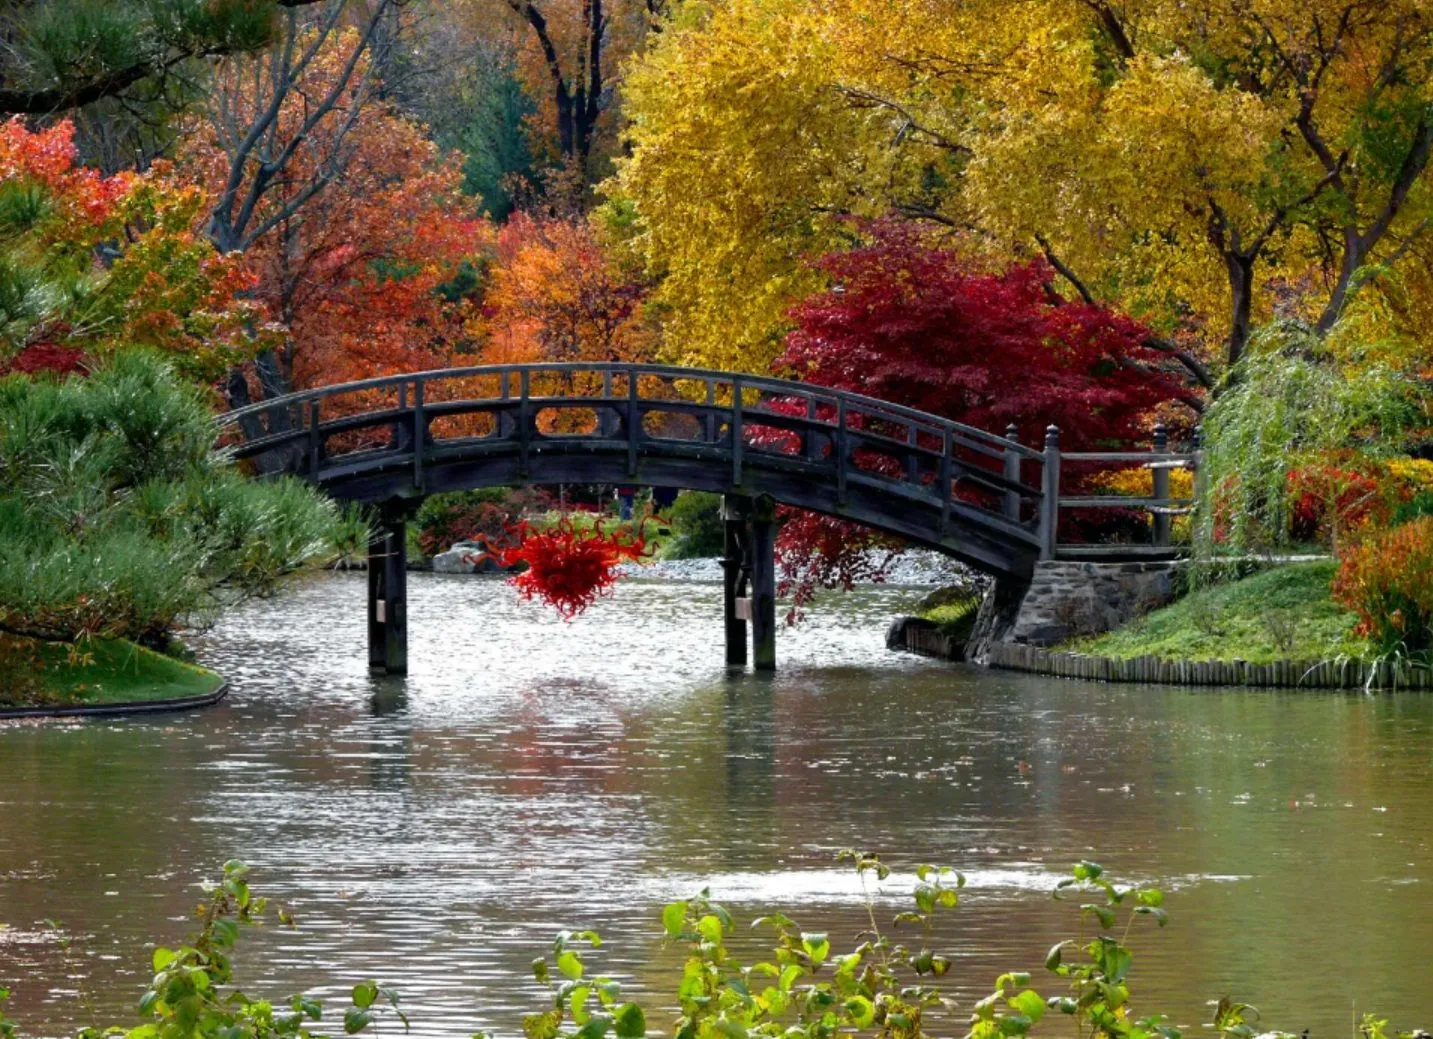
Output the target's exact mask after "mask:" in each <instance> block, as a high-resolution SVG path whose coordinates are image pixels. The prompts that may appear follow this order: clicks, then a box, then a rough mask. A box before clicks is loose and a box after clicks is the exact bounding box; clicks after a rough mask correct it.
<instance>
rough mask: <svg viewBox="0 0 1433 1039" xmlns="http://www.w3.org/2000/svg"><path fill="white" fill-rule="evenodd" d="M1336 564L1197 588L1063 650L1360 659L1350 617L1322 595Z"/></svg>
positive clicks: (1260, 659)
mask: <svg viewBox="0 0 1433 1039" xmlns="http://www.w3.org/2000/svg"><path fill="white" fill-rule="evenodd" d="M1334 568H1335V565H1334V564H1333V563H1330V562H1318V563H1297V564H1291V565H1288V566H1280V567H1275V568H1274V569H1271V570H1264V571H1261V572H1259V573H1256V574H1253V575H1251V576H1249V577H1246V578H1244V579H1243V580H1240V581H1231V582H1229V583H1227V584H1220V585H1215V586H1213V587H1209V588H1201V589H1199V590H1198V591H1195V592H1192V593H1190V594H1189V595H1187V596H1185V597H1184V598H1182V599H1180V600H1179V601H1177V602H1175V603H1173V604H1171V605H1169V606H1166V607H1164V608H1163V609H1159V610H1155V611H1153V612H1151V613H1149V614H1147V615H1145V616H1144V617H1142V618H1140V619H1139V620H1137V621H1135V622H1133V623H1131V624H1128V625H1126V626H1125V627H1124V628H1121V629H1120V630H1119V631H1113V632H1110V633H1109V634H1107V635H1100V636H1097V637H1095V638H1089V639H1081V640H1079V641H1078V642H1076V643H1073V644H1071V645H1070V646H1068V647H1065V648H1068V649H1075V650H1078V651H1079V652H1082V653H1093V654H1097V655H1099V656H1106V657H1115V658H1119V659H1127V658H1130V657H1138V656H1145V655H1149V656H1155V657H1162V658H1166V659H1170V660H1247V661H1249V662H1250V663H1255V664H1267V663H1271V662H1273V661H1275V660H1326V659H1331V658H1334V657H1338V656H1350V657H1361V656H1364V655H1366V653H1367V649H1368V647H1367V644H1366V643H1365V642H1364V641H1363V640H1362V639H1360V638H1358V637H1357V636H1355V635H1354V634H1353V626H1354V622H1355V619H1354V616H1353V614H1351V613H1349V612H1348V611H1346V610H1344V609H1343V607H1341V606H1339V605H1338V604H1337V603H1335V602H1334V601H1333V600H1332V599H1331V598H1330V597H1329V581H1330V580H1332V578H1333V574H1334Z"/></svg>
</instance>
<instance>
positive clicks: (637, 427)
mask: <svg viewBox="0 0 1433 1039" xmlns="http://www.w3.org/2000/svg"><path fill="white" fill-rule="evenodd" d="M641 418H642V416H641V415H640V414H639V412H638V409H637V373H636V372H628V373H627V475H628V476H636V475H637V438H638V437H639V436H640V435H641V432H642V421H641Z"/></svg>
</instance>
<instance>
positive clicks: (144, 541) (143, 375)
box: [0, 353, 364, 645]
mask: <svg viewBox="0 0 1433 1039" xmlns="http://www.w3.org/2000/svg"><path fill="white" fill-rule="evenodd" d="M212 439H213V427H212V425H211V416H210V413H209V409H208V407H207V405H206V404H205V403H204V400H203V398H202V397H201V396H200V393H199V391H198V390H197V389H195V388H193V387H191V386H189V385H188V384H186V383H185V382H183V381H182V380H180V379H179V378H178V377H177V376H176V375H175V374H174V372H173V371H172V370H171V368H170V366H169V365H168V364H167V363H165V362H163V361H161V360H159V359H157V358H156V357H153V356H149V355H143V354H134V353H130V354H121V355H118V356H116V357H115V358H114V359H113V360H112V361H111V362H109V363H108V364H106V365H104V366H103V367H101V368H99V369H97V370H96V371H95V372H94V374H93V375H92V376H91V377H90V378H87V379H82V378H71V379H69V380H67V381H65V382H62V383H61V382H54V381H49V380H40V381H37V380H33V379H30V378H28V377H25V376H19V375H12V376H10V377H8V378H5V379H0V629H3V630H6V631H9V632H10V633H12V634H16V635H21V636H25V637H31V638H38V639H44V640H52V641H73V640H75V639H77V638H79V637H82V636H96V637H103V638H128V639H134V640H137V641H141V642H145V643H147V644H151V645H159V644H162V643H163V642H165V641H167V639H166V635H167V633H168V632H169V631H170V630H171V629H173V628H175V627H180V626H184V625H188V624H193V623H202V621H203V620H204V619H205V617H206V615H207V614H208V613H209V612H210V611H212V610H213V609H215V608H216V607H218V606H220V605H222V604H224V603H225V602H230V601H233V600H234V599H236V598H242V597H244V596H247V595H262V594H265V593H267V592H269V591H270V590H271V589H272V588H273V587H274V585H275V583H276V582H277V581H278V579H279V578H280V577H282V576H283V575H284V574H286V573H288V572H290V571H292V570H294V569H297V568H298V567H300V566H302V565H303V564H304V563H306V562H308V561H310V560H313V559H315V558H317V557H321V556H324V555H325V554H328V553H332V552H335V551H337V550H338V549H339V548H340V547H342V546H345V545H352V544H356V543H359V542H361V540H362V536H363V533H364V531H363V525H362V523H360V522H359V521H358V520H357V518H356V517H354V516H352V515H347V516H346V515H344V514H341V513H340V512H339V511H338V510H337V509H336V508H335V507H334V506H333V505H332V503H330V502H328V501H327V500H326V499H323V498H321V497H320V496H319V495H317V494H316V493H315V492H314V491H313V490H312V489H310V488H309V487H307V486H306V485H304V484H301V483H298V482H297V481H293V480H276V481H272V482H266V483H258V482H251V481H248V480H246V479H245V478H244V477H243V476H241V475H240V474H239V473H238V471H237V470H236V469H235V468H234V467H233V466H231V465H229V464H228V463H227V462H226V460H225V459H224V458H222V457H221V456H219V455H217V454H215V453H214V452H213V451H212V450H211V446H210V445H211V443H212Z"/></svg>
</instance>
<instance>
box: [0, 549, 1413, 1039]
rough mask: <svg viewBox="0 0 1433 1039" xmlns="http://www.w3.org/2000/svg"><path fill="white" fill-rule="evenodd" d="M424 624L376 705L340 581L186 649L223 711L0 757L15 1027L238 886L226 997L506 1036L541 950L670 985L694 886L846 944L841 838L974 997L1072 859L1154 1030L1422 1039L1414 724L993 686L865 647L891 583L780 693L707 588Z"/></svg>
mask: <svg viewBox="0 0 1433 1039" xmlns="http://www.w3.org/2000/svg"><path fill="white" fill-rule="evenodd" d="M410 594H411V596H412V601H411V604H410V615H411V618H410V627H411V629H412V639H413V643H412V674H411V675H409V676H408V677H407V678H406V679H393V678H381V677H379V678H376V677H373V676H370V675H369V673H368V671H367V667H366V657H365V652H364V646H363V635H364V632H363V623H362V622H363V595H364V588H363V580H362V576H361V575H358V576H351V575H348V576H346V575H331V576H325V577H323V578H319V579H314V580H312V581H311V582H309V583H307V584H305V585H302V586H300V587H298V588H297V589H295V590H293V591H291V592H290V593H288V594H286V595H285V596H283V597H282V598H280V599H279V600H277V601H275V602H268V603H259V604H254V605H252V606H250V607H248V608H246V609H244V610H242V611H240V612H238V613H235V614H234V615H232V616H231V617H229V618H228V619H226V620H225V622H224V623H223V624H222V625H221V626H220V627H219V628H218V629H217V630H215V631H214V632H212V633H211V634H210V635H208V636H206V637H205V638H204V639H203V640H202V644H201V646H200V650H201V654H202V656H203V659H204V660H205V662H206V663H209V664H210V665H212V666H214V667H216V668H218V669H220V670H222V671H223V672H225V673H226V674H227V675H228V676H229V677H230V678H231V679H232V681H233V693H232V695H231V697H230V699H229V700H228V702H227V703H225V704H224V705H222V706H220V707H218V708H215V709H211V710H208V711H202V712H198V713H193V714H187V715H174V716H162V717H158V718H150V719H135V720H123V721H95V722H84V723H75V724H55V723H45V724H24V725H11V726H9V727H5V728H0V922H5V923H7V924H8V925H9V927H8V929H6V930H0V985H3V984H5V983H9V984H10V986H11V988H12V989H13V990H14V993H15V996H14V1000H13V1004H12V1012H13V1016H14V1017H16V1018H17V1019H18V1020H19V1021H20V1022H21V1024H22V1025H23V1026H24V1028H25V1030H26V1031H27V1032H29V1033H30V1034H40V1035H46V1034H51V1035H53V1034H62V1033H66V1032H70V1031H72V1030H73V1027H74V1026H76V1025H79V1024H84V1023H89V1022H90V1021H91V1020H92V1018H98V1019H100V1020H103V1021H104V1022H106V1023H108V1022H109V1021H112V1020H120V1021H129V1020H131V1018H130V1016H129V1015H130V1014H131V1010H130V1008H131V1007H132V1004H133V1001H134V999H135V998H136V997H137V995H138V993H139V992H140V991H142V989H143V986H144V983H145V981H146V980H147V977H148V973H149V971H148V959H149V955H148V949H149V947H151V946H152V944H153V943H154V942H156V941H165V942H170V943H172V942H175V941H177V940H178V939H179V938H180V936H181V935H183V934H184V933H185V931H186V930H187V927H188V923H187V921H186V918H185V917H186V913H188V912H190V911H191V910H192V906H193V904H194V902H195V901H196V899H197V897H198V888H197V887H196V883H197V881H199V880H200V879H201V878H202V877H204V876H212V875H213V873H214V872H215V871H216V869H217V867H218V865H219V864H220V863H222V862H223V861H224V860H225V859H228V858H233V857H237V858H242V859H245V860H247V861H248V862H250V863H252V864H253V866H254V867H255V877H254V881H255V885H256V886H257V887H259V888H261V889H262V891H263V892H264V893H267V894H269V895H272V896H274V897H275V898H276V899H277V900H279V901H281V902H283V903H285V904H287V905H289V906H290V907H291V908H292V910H293V911H294V913H295V914H296V916H297V917H298V921H299V926H298V928H297V929H296V930H292V931H290V930H284V929H279V928H275V929H266V930H264V931H262V932H260V933H258V934H256V935H254V937H253V938H252V940H247V942H246V948H245V949H244V951H243V967H242V974H243V979H242V980H243V981H244V983H245V986H246V987H247V988H249V989H250V990H254V991H257V990H261V989H262V990H263V991H265V992H267V993H270V994H273V995H283V994H287V993H289V992H292V991H297V990H300V989H306V990H310V991H314V992H317V993H319V994H320V995H325V996H337V995H339V994H340V993H342V992H344V991H346V989H347V988H348V987H349V986H351V985H352V984H353V982H355V981H357V980H360V979H362V978H363V977H366V976H369V975H377V976H378V977H380V978H381V979H382V980H384V981H385V982H388V983H391V984H393V985H395V986H396V987H397V988H398V989H399V991H400V992H401V993H402V995H403V997H404V1000H405V1002H406V1003H407V1004H408V1010H409V1012H410V1014H411V1015H412V1017H413V1020H414V1031H415V1034H418V1035H423V1036H444V1037H447V1036H452V1037H458V1036H467V1035H471V1034H472V1032H474V1031H475V1030H477V1029H479V1028H482V1029H497V1030H499V1031H500V1032H502V1033H503V1034H509V1035H510V1034H515V1033H517V1032H518V1031H519V1025H520V1018H521V1015H522V1014H523V1013H524V1012H527V1011H530V1010H533V1009H539V1008H540V1007H539V1002H540V999H541V993H540V992H539V990H538V989H537V987H536V986H535V984H534V983H533V982H532V981H531V980H530V975H529V973H528V963H529V962H530V960H531V959H532V958H533V957H534V956H535V955H538V954H540V953H541V952H542V951H543V950H544V948H545V947H547V946H548V945H549V943H550V942H551V939H552V936H553V933H554V932H555V931H556V930H558V929H559V928H561V927H564V926H572V927H575V926H581V927H595V928H597V929H598V930H600V931H601V932H602V933H603V935H604V937H605V938H607V943H606V944H605V945H604V947H603V949H602V951H601V952H600V953H599V954H597V956H596V957H595V958H594V960H593V962H594V963H595V964H596V965H597V966H598V967H599V968H600V969H601V970H604V971H606V972H608V973H612V974H614V975H616V976H618V977H620V978H622V979H624V981H625V982H626V983H627V984H628V986H629V988H634V989H636V990H638V991H647V992H663V991H665V990H666V989H667V987H668V986H669V984H670V982H671V980H672V971H673V969H674V961H673V959H672V957H671V955H670V954H668V953H663V952H662V950H661V949H660V945H659V943H658V941H657V940H656V932H657V931H658V929H659V928H658V926H657V924H656V917H655V909H656V907H657V906H659V905H660V904H661V903H662V902H663V901H665V900H670V899H671V898H673V897H677V896H681V895H683V894H686V893H690V892H692V891H693V890H694V889H696V888H698V887H699V886H701V885H705V884H709V885H710V886H711V888H712V890H713V895H714V897H718V898H720V899H723V900H725V901H726V902H727V903H728V904H729V905H731V906H732V907H733V908H734V909H735V910H737V911H738V915H740V916H743V917H745V916H749V915H755V914H756V913H758V912H760V911H763V910H768V909H771V908H775V907H781V908H784V909H786V910H787V911H788V912H789V913H791V915H793V916H795V917H796V918H797V919H798V921H799V922H800V923H801V924H802V925H803V926H805V927H806V928H807V929H809V930H821V931H830V932H832V934H833V937H837V938H838V942H837V944H838V945H839V944H841V942H840V941H839V939H840V938H841V937H843V936H849V935H851V934H852V933H854V932H855V930H856V929H857V928H858V927H859V926H860V923H861V920H862V918H863V915H864V909H863V908H862V906H861V892H860V888H859V886H858V885H857V884H855V883H854V882H853V881H852V880H851V879H850V878H849V877H848V876H847V875H846V874H845V873H843V872H842V871H840V870H838V869H837V868H835V867H834V866H833V864H832V857H833V853H834V852H835V851H836V850H837V849H839V848H842V847H844V846H848V845H855V846H860V847H864V848H869V849H874V850H879V851H882V852H883V853H884V855H885V857H886V858H887V859H888V860H889V861H891V862H893V863H895V864H898V865H901V866H904V867H905V872H904V873H902V874H898V875H897V876H895V877H893V878H892V880H891V882H889V883H888V884H887V885H886V887H885V888H884V889H883V890H881V891H879V892H877V894H876V897H877V899H878V901H879V902H880V906H879V909H880V911H881V912H882V914H883V915H885V916H889V915H890V914H891V913H892V912H893V911H894V910H895V907H896V906H897V899H898V895H899V893H900V889H901V888H902V887H907V886H908V884H909V881H910V879H911V878H910V876H909V875H908V874H909V870H910V869H912V868H913V867H914V866H915V865H916V864H917V863H919V862H924V861H932V862H941V863H950V864H952V865H955V866H958V867H960V868H961V869H963V870H964V871H965V873H966V874H967V875H968V877H969V878H970V894H969V896H968V898H967V899H966V900H965V901H964V902H963V904H962V905H961V907H960V908H959V909H958V910H957V911H956V912H955V913H954V914H953V915H952V916H951V918H950V921H949V923H948V925H947V926H946V927H945V928H944V930H943V931H942V933H941V934H939V935H938V936H937V937H938V938H939V939H940V941H941V942H942V943H944V944H945V945H946V946H947V947H949V948H950V949H952V950H953V951H954V953H955V955H956V966H955V968H954V970H953V971H952V973H951V979H952V980H953V982H954V987H955V990H956V992H957V994H958V995H960V996H961V997H962V998H963V999H964V998H976V997H978V996H979V995H982V994H984V992H985V991H988V986H989V984H990V982H991V981H992V980H993V978H994V975H995V974H996V973H998V972H999V971H1002V970H1007V969H1014V968H1032V969H1035V970H1036V972H1037V977H1038V968H1039V964H1040V962H1041V961H1042V960H1043V957H1044V953H1045V951H1046V949H1048V948H1049V946H1050V945H1051V944H1052V943H1053V942H1055V941H1057V940H1059V939H1060V938H1063V937H1066V936H1069V935H1071V934H1073V933H1079V928H1080V926H1081V925H1080V924H1079V921H1078V919H1077V914H1076V910H1075V909H1074V908H1072V907H1071V906H1070V905H1068V904H1067V903H1056V902H1053V901H1052V900H1051V899H1050V897H1049V890H1050V888H1051V886H1052V885H1053V883H1054V881H1055V880H1056V879H1057V877H1058V874H1059V873H1060V872H1061V871H1062V870H1065V869H1067V868H1068V866H1069V864H1070V863H1071V862H1073V861H1074V860H1076V859H1079V858H1084V857H1094V858H1097V859H1098V860H1099V861H1101V862H1103V863H1104V864H1105V865H1106V866H1107V867H1108V868H1110V869H1112V870H1113V871H1115V872H1117V873H1118V874H1120V875H1121V876H1126V877H1133V878H1138V879H1140V880H1148V881H1156V882H1159V883H1161V884H1162V885H1164V886H1166V887H1167V888H1169V889H1170V892H1171V893H1170V898H1169V902H1168V908H1169V910H1170V912H1171V916H1172V918H1173V922H1172V923H1171V925H1170V927H1169V928H1168V929H1167V930H1166V931H1164V932H1155V931H1154V930H1153V929H1152V928H1151V929H1149V930H1148V933H1137V937H1136V945H1137V954H1136V959H1135V970H1134V977H1133V980H1134V985H1135V991H1136V996H1137V1008H1138V1009H1139V1010H1141V1011H1144V1012H1152V1011H1155V1010H1163V1011H1166V1012H1168V1013H1170V1014H1171V1016H1172V1017H1173V1018H1174V1019H1175V1020H1176V1021H1177V1022H1179V1023H1180V1024H1184V1025H1190V1026H1193V1025H1196V1024H1197V1023H1198V1022H1199V1021H1201V1020H1204V1019H1205V1018H1206V1016H1207V1008H1206V1007H1205V1006H1204V1001H1205V1000H1206V999H1209V998H1217V997H1218V996H1220V995H1223V994H1225V993H1230V994H1233V995H1235V996H1237V997H1239V998H1242V999H1247V1000H1248V1001H1250V1002H1253V1003H1256V1004H1257V1005H1259V1006H1260V1007H1261V1008H1262V1009H1263V1011H1264V1014H1265V1022H1266V1023H1267V1024H1269V1025H1271V1026H1272V1025H1276V1026H1278V1027H1281V1028H1286V1029H1289V1030H1292V1031H1301V1030H1302V1029H1304V1028H1306V1027H1308V1028H1311V1029H1312V1030H1313V1031H1314V1033H1315V1034H1316V1035H1320V1036H1323V1035H1328V1036H1335V1035H1343V1036H1347V1035H1349V1034H1350V1022H1351V1020H1352V1015H1354V1014H1355V1013H1361V1012H1362V1010H1364V1009H1372V1008H1379V1009H1381V1010H1382V1011H1383V1012H1384V1013H1386V1014H1391V1015H1393V1016H1394V1018H1395V1022H1396V1023H1399V1024H1402V1025H1403V1026H1405V1027H1411V1026H1414V1025H1422V1026H1423V1027H1433V984H1430V980H1433V967H1429V965H1428V964H1429V957H1428V949H1429V947H1430V945H1433V698H1429V697H1419V696H1404V697H1378V698H1365V697H1359V696H1332V695H1323V694H1304V695H1289V694H1277V693H1270V692H1266V691H1257V692H1191V691H1178V690H1161V689H1151V688H1132V687H1108V686H1099V685H1087V684H1080V683H1073V682H1060V681H1053V680H1039V679H1026V678H1019V677H1014V676H1008V675H999V674H989V673H982V672H979V671H975V670H968V669H965V668H962V667H956V666H951V665H946V664H940V663H936V662H931V661H925V660H921V659H918V658H914V657H907V656H904V655H897V654H891V653H887V652H886V651H885V649H884V648H883V646H882V632H883V628H884V626H885V623H886V621H887V620H888V619H889V618H890V617H891V616H892V615H893V614H895V613H897V612H899V611H900V609H901V607H902V606H903V605H905V604H907V603H909V602H910V601H911V600H912V599H913V598H914V597H915V596H916V595H917V594H918V593H915V592H911V591H902V590H899V589H880V590H868V591H864V592H860V593H858V594H856V595H853V596H850V597H847V598H846V599H845V600H844V601H841V602H839V603H833V604H830V606H829V608H828V609H826V610H818V611H817V612H816V613H815V614H813V616H812V618H811V619H810V620H809V621H808V623H807V624H805V625H804V626H802V627H801V628H799V629H797V630H796V631H783V632H782V633H781V641H780V646H779V653H780V658H781V671H780V672H779V673H778V674H777V675H776V676H775V678H773V679H764V678H759V677H756V676H753V675H750V674H741V675H728V674H727V672H726V671H725V669H724V668H723V667H722V665H721V646H720V642H719V639H720V590H719V589H718V588H716V587H713V586H711V585H697V584H686V585H679V584H655V583H641V582H628V583H626V584H624V585H623V586H622V587H620V588H619V590H618V593H617V595H616V597H615V598H614V599H612V600H609V601H604V602H602V603H600V604H599V605H598V606H597V607H595V608H594V609H592V610H591V611H589V613H588V614H587V615H586V616H584V617H582V618H580V619H578V620H577V621H576V622H574V623H572V624H563V623H561V622H560V621H558V620H556V619H555V618H553V617H552V616H551V615H549V614H548V613H546V612H544V610H542V609H541V608H540V607H538V606H535V605H532V604H528V603H523V602H520V601H518V600H517V599H516V598H515V596H514V593H513V592H512V590H511V589H510V588H507V587H506V586H504V585H503V584H502V583H501V582H498V581H493V580H483V579H472V578H467V579H465V578H441V577H436V576H424V575H413V580H412V582H411V589H410ZM47 920H53V921H58V922H59V924H60V925H61V926H62V927H63V929H64V932H65V933H67V934H70V935H73V936H75V938H76V940H75V941H74V942H73V943H72V944H70V945H69V947H68V948H66V946H65V944H64V943H62V942H60V941H57V940H56V933H55V931H54V930H53V928H52V925H50V924H47V923H46V921H47ZM1084 933H1088V929H1086V930H1085V932H1084ZM1046 988H1047V990H1051V989H1052V988H1053V986H1046ZM87 1007H88V1008H89V1009H87ZM660 1024H661V1023H660V1022H655V1023H654V1025H656V1026H659V1027H660ZM939 1030H940V1032H941V1033H943V1034H952V1035H959V1034H961V1033H962V1032H963V1031H964V1028H963V1020H962V1019H960V1018H957V1017H955V1016H952V1018H951V1019H950V1020H949V1021H948V1022H945V1023H943V1024H942V1025H941V1027H940V1029H939Z"/></svg>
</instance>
